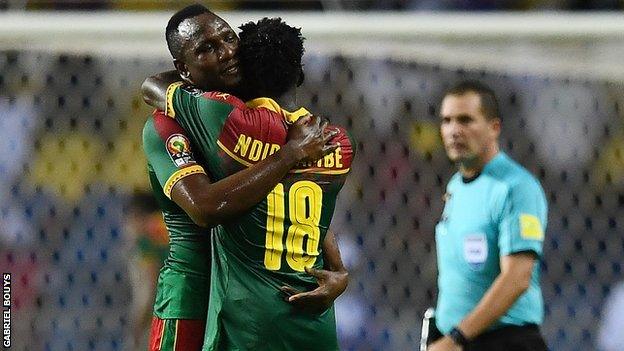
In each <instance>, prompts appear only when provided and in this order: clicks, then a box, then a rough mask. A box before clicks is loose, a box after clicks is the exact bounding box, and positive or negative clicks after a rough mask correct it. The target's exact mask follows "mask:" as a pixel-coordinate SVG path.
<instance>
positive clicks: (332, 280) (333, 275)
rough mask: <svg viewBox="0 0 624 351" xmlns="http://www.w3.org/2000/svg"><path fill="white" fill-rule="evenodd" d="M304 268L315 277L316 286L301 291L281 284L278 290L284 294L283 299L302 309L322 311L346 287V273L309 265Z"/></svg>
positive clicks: (313, 311)
mask: <svg viewBox="0 0 624 351" xmlns="http://www.w3.org/2000/svg"><path fill="white" fill-rule="evenodd" d="M305 270H306V273H308V274H310V275H311V276H313V277H315V278H316V281H317V283H318V285H319V286H318V288H316V289H314V290H312V291H305V292H302V291H299V290H297V289H294V288H293V287H291V286H282V287H281V288H280V290H281V291H282V292H283V293H284V294H285V295H286V297H285V299H284V300H286V302H288V303H290V304H292V305H294V306H295V307H296V308H298V309H300V310H302V311H305V312H311V313H323V312H325V311H326V310H327V309H329V308H330V307H331V306H332V304H333V303H334V300H335V299H336V298H338V296H340V294H342V293H343V292H344V291H345V289H346V288H347V284H348V274H347V273H346V272H334V271H328V270H324V269H315V268H311V267H306V268H305Z"/></svg>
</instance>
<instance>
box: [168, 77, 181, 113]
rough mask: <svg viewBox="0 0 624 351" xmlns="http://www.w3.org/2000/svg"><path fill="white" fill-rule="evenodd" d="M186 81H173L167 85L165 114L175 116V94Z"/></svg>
mask: <svg viewBox="0 0 624 351" xmlns="http://www.w3.org/2000/svg"><path fill="white" fill-rule="evenodd" d="M182 84H184V82H175V83H171V84H170V85H169V86H168V87H167V104H166V105H165V114H166V115H167V116H169V117H171V118H175V109H174V108H173V94H174V93H175V91H176V89H177V88H179V87H180V86H182Z"/></svg>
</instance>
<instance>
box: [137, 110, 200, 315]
mask: <svg viewBox="0 0 624 351" xmlns="http://www.w3.org/2000/svg"><path fill="white" fill-rule="evenodd" d="M143 149H144V151H145V155H146V156H147V160H148V173H149V179H150V184H151V187H152V191H153V192H154V195H155V197H156V199H157V201H158V203H159V205H160V208H161V209H162V212H163V217H164V221H165V224H166V226H167V231H168V232H169V254H168V256H167V258H166V259H165V263H164V266H163V267H162V269H161V270H160V274H159V275H158V284H157V287H156V300H155V303H154V314H155V315H156V316H157V317H158V318H161V319H172V318H173V319H204V318H206V314H207V311H208V296H209V291H210V255H211V245H210V230H209V229H206V228H201V227H198V226H197V225H195V223H193V221H192V220H191V218H190V217H189V216H188V215H187V214H186V212H184V210H182V208H180V207H179V206H178V205H176V204H175V203H174V202H173V201H171V199H170V196H171V189H172V188H173V186H174V185H175V183H176V182H177V181H179V180H180V179H183V178H184V177H187V176H189V175H191V174H196V173H205V171H204V169H203V167H201V166H200V165H198V164H197V163H196V161H195V158H194V157H193V154H192V152H191V143H190V141H189V139H188V138H187V137H186V136H185V135H184V131H183V130H182V129H181V128H180V126H179V125H178V124H177V123H175V121H173V120H171V118H169V117H167V116H165V115H164V114H163V113H162V112H155V113H154V115H153V116H152V117H151V118H149V119H148V120H147V122H146V123H145V127H144V128H143Z"/></svg>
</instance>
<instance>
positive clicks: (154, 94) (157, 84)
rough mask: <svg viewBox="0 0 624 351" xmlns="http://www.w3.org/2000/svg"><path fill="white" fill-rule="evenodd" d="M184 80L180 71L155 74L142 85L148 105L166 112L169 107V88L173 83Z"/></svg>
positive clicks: (144, 98)
mask: <svg viewBox="0 0 624 351" xmlns="http://www.w3.org/2000/svg"><path fill="white" fill-rule="evenodd" d="M180 80H182V78H181V77H180V75H179V74H178V71H175V70H173V71H167V72H162V73H158V74H155V75H153V76H151V77H149V78H147V79H146V80H144V81H143V84H141V94H143V100H144V101H145V103H146V104H148V105H150V106H152V107H154V108H157V109H159V110H164V109H165V108H166V105H167V88H168V87H169V85H171V84H172V83H175V82H177V81H180Z"/></svg>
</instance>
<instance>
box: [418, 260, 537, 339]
mask: <svg viewBox="0 0 624 351" xmlns="http://www.w3.org/2000/svg"><path fill="white" fill-rule="evenodd" d="M535 258H536V256H535V253H534V252H532V251H524V252H518V253H513V254H510V255H507V256H502V257H501V258H500V266H501V272H500V274H499V275H498V277H496V279H495V280H494V282H493V283H492V286H490V288H489V289H488V290H487V291H486V292H485V295H483V297H482V298H481V300H480V301H479V303H478V304H477V306H476V307H475V308H474V309H473V310H472V311H471V312H470V313H469V314H468V315H467V316H466V317H465V318H464V319H463V320H462V321H461V322H460V323H459V325H458V326H457V328H458V329H459V330H461V332H462V334H463V335H464V336H465V337H466V338H467V339H469V340H470V339H473V338H474V337H476V336H477V335H479V334H481V333H482V332H484V331H485V330H486V329H487V328H488V327H489V326H490V325H492V324H493V323H494V322H496V321H497V320H499V319H500V318H501V317H502V316H503V315H504V314H505V313H506V312H507V310H509V309H510V308H511V306H512V305H513V304H514V303H515V302H516V300H517V299H518V298H519V297H520V295H522V294H523V293H524V292H525V291H526V290H527V289H528V288H529V283H530V281H531V274H532V272H533V265H534V264H535ZM461 349H462V347H461V346H459V345H458V344H456V343H455V341H454V340H453V339H451V337H450V336H448V335H446V336H444V337H443V338H441V339H440V340H438V341H436V342H434V343H433V344H432V345H431V346H430V347H429V348H428V350H429V351H447V350H448V351H450V350H452V351H455V350H461Z"/></svg>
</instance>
